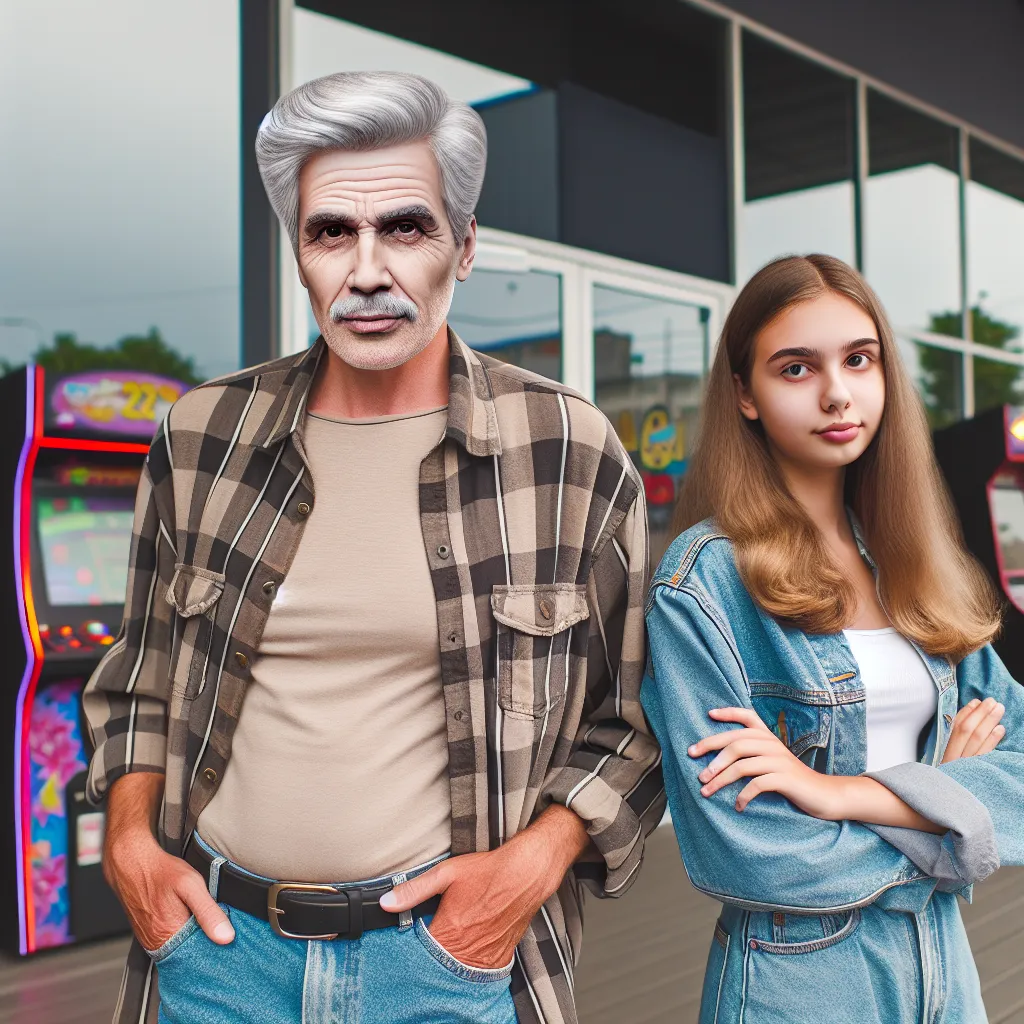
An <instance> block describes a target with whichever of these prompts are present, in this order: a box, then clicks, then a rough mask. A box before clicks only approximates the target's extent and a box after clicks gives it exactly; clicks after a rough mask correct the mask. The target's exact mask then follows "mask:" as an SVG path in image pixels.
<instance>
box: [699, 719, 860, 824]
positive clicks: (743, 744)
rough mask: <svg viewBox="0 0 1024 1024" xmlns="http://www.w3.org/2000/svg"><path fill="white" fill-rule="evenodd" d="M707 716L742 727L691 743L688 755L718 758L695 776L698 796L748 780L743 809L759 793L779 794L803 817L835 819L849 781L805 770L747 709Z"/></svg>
mask: <svg viewBox="0 0 1024 1024" xmlns="http://www.w3.org/2000/svg"><path fill="white" fill-rule="evenodd" d="M708 714H709V715H710V716H711V718H713V719H714V720H715V721H716V722H736V723H738V724H739V725H742V726H744V727H745V728H743V729H736V730H733V731H732V732H720V733H715V734H714V735H713V736H707V737H705V738H704V739H702V740H701V741H700V742H699V743H694V744H693V746H692V747H690V748H689V750H688V751H687V753H688V754H689V755H690V757H694V758H697V757H703V756H704V755H705V754H707V753H709V752H710V751H712V750H717V751H719V754H718V756H717V757H716V758H715V759H714V760H713V761H712V762H711V763H710V764H709V765H708V766H707V767H706V768H704V769H703V770H702V771H701V773H700V774H699V775H698V778H699V779H700V781H701V782H703V783H704V786H703V787H702V789H701V795H702V796H705V797H709V796H712V795H713V794H715V793H717V792H718V790H720V789H721V788H722V787H723V786H728V785H729V784H730V783H733V782H736V781H737V780H738V779H745V778H750V779H752V780H753V781H751V782H750V783H748V784H747V785H746V786H745V787H744V788H743V790H742V791H741V792H740V794H739V796H738V797H737V798H736V810H737V811H742V810H743V809H744V808H745V807H746V806H747V804H749V803H750V801H751V800H753V799H754V797H755V796H758V795H759V794H760V793H779V794H781V795H782V796H784V797H786V799H787V800H789V801H790V802H791V803H793V804H795V805H796V806H797V807H798V808H800V810H801V811H803V812H804V813H805V814H810V815H812V816H813V817H815V818H822V819H824V820H826V821H840V820H842V819H843V818H844V817H845V815H844V813H843V803H844V801H843V792H844V787H845V785H846V783H847V782H848V781H849V780H847V779H845V778H844V777H842V776H834V775H822V774H821V773H820V772H816V771H815V770H814V769H813V768H809V767H808V766H807V765H805V764H804V763H803V761H801V760H800V759H799V758H798V757H795V756H794V755H793V754H791V753H790V751H789V748H788V747H787V746H786V745H785V744H784V743H783V742H782V740H780V739H779V738H778V737H777V736H776V735H775V734H774V733H773V732H771V731H770V730H769V728H768V727H767V726H766V725H765V724H764V722H762V721H761V719H760V718H759V717H758V714H757V712H756V711H752V710H751V709H749V708H716V709H715V710H713V711H710V712H708Z"/></svg>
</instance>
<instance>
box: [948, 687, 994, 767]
mask: <svg viewBox="0 0 1024 1024" xmlns="http://www.w3.org/2000/svg"><path fill="white" fill-rule="evenodd" d="M1005 711H1006V708H1005V707H1003V705H1002V704H998V703H997V702H996V700H995V698H993V697H986V698H985V699H984V700H972V701H971V702H970V703H969V704H965V705H964V706H963V707H962V708H961V709H960V710H959V711H958V712H957V713H956V718H954V719H953V728H952V730H951V731H950V734H949V742H948V743H947V744H946V752H945V753H944V754H943V755H942V763H943V764H948V763H949V762H950V761H956V760H957V759H958V758H961V757H973V756H974V755H975V754H987V753H988V752H989V751H990V750H995V749H996V746H997V745H998V744H999V741H1000V740H1001V739H1002V738H1003V737H1004V736H1005V735H1006V729H1004V728H1003V726H1001V725H1000V724H999V720H1000V719H1001V718H1002V717H1003V713H1004V712H1005Z"/></svg>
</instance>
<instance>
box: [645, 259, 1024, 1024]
mask: <svg viewBox="0 0 1024 1024" xmlns="http://www.w3.org/2000/svg"><path fill="white" fill-rule="evenodd" d="M703 416H704V422H703V429H702V432H701V436H700V439H699V441H698V444H697V447H696V450H695V452H694V455H693V458H692V461H691V464H690V470H689V473H688V475H687V478H686V481H685V485H684V489H683V493H682V495H681V498H680V507H679V514H678V520H677V525H678V528H679V529H680V530H681V531H682V533H681V535H680V536H679V537H678V538H677V539H676V540H675V542H674V543H673V544H672V546H671V547H670V548H669V551H668V553H667V554H666V555H665V558H664V559H663V561H662V563H661V566H660V567H659V569H658V571H657V573H656V574H655V577H654V581H653V584H652V588H651V594H650V598H649V601H648V612H647V623H648V630H649V637H650V659H649V663H648V670H647V675H646V678H645V680H644V684H643V690H642V701H643V705H644V709H645V711H646V712H647V715H648V717H649V719H650V722H651V725H652V726H653V729H654V732H655V734H656V735H657V737H658V740H659V741H660V742H661V745H662V747H663V749H664V770H665V780H666V785H667V788H668V796H669V805H670V808H671V811H672V819H673V822H674V825H675V829H676V835H677V838H678V841H679V845H680V848H681V852H682V857H683V863H684V865H685V867H686V871H687V873H688V875H689V877H690V881H691V882H692V883H693V884H694V885H695V886H696V887H697V888H698V889H700V890H701V891H703V892H705V893H707V894H708V895H710V896H712V897H714V898H715V899H716V900H719V901H720V902H721V903H722V904H723V905H724V906H723V910H722V915H721V917H720V919H719V921H718V924H717V925H716V926H715V934H714V939H713V941H712V943H711V953H710V956H709V958H708V966H707V973H706V976H705V980H704V994H703V1000H702V1003H701V1015H700V1021H701V1024H712V1022H719V1024H721V1022H739V1021H742V1022H744V1024H768V1022H778V1024H805V1022H806V1024H811V1022H814V1024H820V1022H828V1024H833V1022H835V1024H846V1022H849V1024H868V1022H876V1021H881V1022H884V1024H911V1022H918V1021H920V1022H927V1024H939V1022H942V1024H976V1022H981V1021H984V1020H985V1019H986V1017H985V1009H984V1006H983V1004H982V1000H981V991H980V986H979V982H978V974H977V970H976V968H975V965H974V961H973V959H972V957H971V952H970V948H969V946H968V943H967V938H966V935H965V933H964V928H963V924H962V922H961V919H960V911H959V908H958V906H957V894H960V895H963V896H964V897H966V898H969V897H970V891H971V888H970V887H971V885H972V883H974V882H976V881H979V880H980V879H982V878H985V877H986V876H988V875H990V874H991V873H992V872H993V871H994V870H995V869H996V868H997V867H999V865H1000V864H1021V863H1024V816H1022V815H1024V753H1022V751H1024V690H1022V689H1021V687H1020V686H1018V684H1017V683H1016V682H1015V681H1014V680H1013V679H1012V678H1011V677H1010V675H1009V673H1008V672H1007V671H1006V669H1005V667H1004V666H1003V664H1002V663H1001V662H1000V660H999V658H998V657H997V656H996V655H995V654H994V653H993V651H992V648H991V647H990V646H989V641H990V640H991V639H992V637H993V636H994V635H995V634H996V632H997V631H998V627H999V614H998V605H997V603H996V600H995V597H994V595H993V591H992V589H991V587H990V585H989V584H988V582H987V580H986V578H985V577H984V575H983V573H982V572H981V570H980V569H979V568H978V567H977V566H976V564H975V563H974V562H973V560H972V559H971V558H970V556H969V555H968V554H967V553H966V552H965V550H964V549H963V547H962V544H961V542H960V538H959V533H958V530H957V526H956V523H955V520H954V517H953V515H952V513H951V511H950V504H949V502H948V499H947V497H946V494H945V491H944V488H943V484H942V482H941V478H940V476H939V473H938V470H937V468H936V465H935V460H934V458H933V455H932V449H931V441H930V437H929V433H928V426H927V423H926V420H925V414H924V409H923V407H922V404H921V401H920V399H919V398H918V396H917V393H916V391H915V389H914V387H913V385H912V383H911V381H910V379H909V378H908V375H907V373H906V371H905V370H904V368H903V366H902V364H901V362H900V357H899V354H898V351H897V348H896V344H895V341H894V339H893V334H892V330H891V328H890V327H889V324H888V322H887V320H886V316H885V313H884V311H883V310H882V308H881V306H880V304H879V302H878V300H877V298H876V297H875V295H874V294H873V293H872V291H871V289H870V288H869V287H868V286H867V285H866V284H865V282H864V281H863V280H862V278H861V277H860V276H859V275H858V274H857V273H856V272H855V271H853V270H852V269H851V268H850V267H848V266H846V264H844V263H842V262H840V261H839V260H836V259H833V258H831V257H827V256H807V257H787V258H785V259H780V260H776V261H775V262H773V263H770V264H769V265H768V266H766V267H765V268H764V269H762V270H761V271H760V272H759V273H758V274H757V275H756V276H755V277H754V278H753V279H752V280H751V281H750V283H749V284H747V286H746V287H745V288H744V289H743V291H742V292H741V294H740V295H739V297H738V299H737V300H736V303H735V305H734V306H733V309H732V311H731V312H730V314H729V317H728V319H727V321H726V324H725V329H724V331H723V334H722V339H721V343H720V345H719V347H718V351H717V354H716V356H715V361H714V366H713V368H712V371H711V377H710V381H709V388H708V394H707V399H706V404H705V408H704V413H703Z"/></svg>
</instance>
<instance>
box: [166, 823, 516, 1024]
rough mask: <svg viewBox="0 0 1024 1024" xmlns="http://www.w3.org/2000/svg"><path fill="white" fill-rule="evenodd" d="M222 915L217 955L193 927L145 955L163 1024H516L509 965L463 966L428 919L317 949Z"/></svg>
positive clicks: (239, 915) (233, 912)
mask: <svg viewBox="0 0 1024 1024" xmlns="http://www.w3.org/2000/svg"><path fill="white" fill-rule="evenodd" d="M194 841H198V836H197V837H195V839H194ZM415 873H416V872H409V874H410V875H412V874H415ZM380 881H381V880H379V879H374V880H373V882H376V883H377V884H380ZM352 884H353V885H354V884H361V885H367V884H370V883H367V882H364V883H352ZM220 906H221V909H222V910H223V911H224V912H225V913H226V914H227V915H228V917H229V918H230V919H231V924H232V926H233V927H234V929H235V938H234V941H233V942H231V943H229V944H228V945H226V946H218V945H217V944H216V943H214V942H211V941H210V940H209V939H208V938H207V937H206V935H205V934H204V933H203V931H202V929H201V928H200V927H199V926H198V925H197V924H196V921H195V918H190V919H189V921H188V922H187V923H186V924H185V925H184V927H182V928H181V930H180V931H178V932H177V933H176V934H175V935H173V936H172V937H171V938H170V939H168V940H167V942H165V943H164V944H163V945H162V946H161V947H160V948H159V949H157V950H155V951H153V952H152V953H151V954H150V955H151V956H152V958H153V960H154V962H155V963H156V967H157V975H158V978H159V986H160V1016H159V1020H160V1024H424V1022H433V1024H440V1022H444V1024H516V1020H517V1018H516V1011H515V1007H514V1006H513V1003H512V994H511V992H510V990H509V989H510V984H511V974H512V965H511V964H509V965H508V966H507V967H504V968H500V969H498V970H481V969H479V968H475V967H468V966H466V965H465V964H462V963H460V962H459V961H458V960H456V959H455V958H454V957H453V956H451V955H450V954H449V953H448V952H447V950H445V949H444V948H443V947H442V946H441V945H440V944H439V943H438V942H437V941H436V940H435V939H434V937H433V936H432V935H431V934H430V931H429V929H428V928H427V925H428V924H429V918H419V919H417V920H416V921H415V922H414V923H413V924H412V926H411V927H408V928H400V927H395V928H381V929H377V930H375V931H369V932H365V933H364V934H363V936H362V938H360V939H357V940H355V941H353V940H349V939H334V940H333V941H330V942H321V941H315V940H310V941H306V940H298V939H283V938H281V937H280V936H278V935H276V934H275V933H274V932H273V930H272V929H271V927H270V925H269V924H268V923H267V922H266V921H262V920H260V919H259V918H256V917H252V916H251V915H250V914H246V913H243V912H242V911H240V910H237V909H236V908H234V907H228V906H226V905H224V904H220Z"/></svg>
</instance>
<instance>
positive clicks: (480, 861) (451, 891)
mask: <svg viewBox="0 0 1024 1024" xmlns="http://www.w3.org/2000/svg"><path fill="white" fill-rule="evenodd" d="M589 841H590V840H589V837H588V836H587V830H586V828H585V826H584V824H583V822H582V820H581V819H580V818H579V817H577V816H576V815H575V814H574V813H573V812H572V811H570V810H567V809H566V808H564V807H562V806H560V805H553V806H551V807H549V808H548V809H547V810H546V811H545V812H544V813H543V814H542V815H541V816H540V817H539V818H538V819H537V820H536V821H535V822H533V823H532V824H531V825H530V826H529V827H528V828H526V829H524V830H523V831H522V832H520V833H519V834H518V835H516V836H513V837H512V838H511V839H510V840H509V841H508V842H507V843H505V845H504V846H501V847H499V848H498V849H496V850H491V851H489V852H487V853H469V854H465V855H464V856H461V857H452V858H451V859H450V860H446V861H443V862H442V863H441V864H438V865H437V867H434V868H431V869H430V870H429V871H425V872H424V873H423V874H422V875H418V876H417V877H416V878H413V879H411V880H410V881H408V882H405V883H403V884H402V885H398V886H396V887H395V888H394V889H393V890H392V891H391V892H389V893H387V894H386V895H385V896H383V897H381V901H380V905H381V907H382V908H383V909H384V910H387V911H391V912H392V913H397V912H398V911H401V910H411V909H412V908H413V907H415V906H416V905H417V904H419V903H422V902H423V901H424V900H428V899H430V897H431V896H436V895H438V894H441V905H440V906H439V907H438V910H437V913H436V914H435V915H434V919H433V920H432V921H431V922H430V934H431V935H432V936H433V937H434V938H435V939H437V941H438V942H439V943H440V944H441V945H442V946H444V948H445V949H446V950H447V951H448V952H449V953H450V954H451V955H452V956H453V957H455V959H456V960H459V961H461V962H462V963H464V964H467V965H468V966H469V967H480V968H484V969H485V970H495V969H498V968H501V967H505V966H506V965H507V964H508V963H509V961H510V960H511V959H512V954H513V953H514V952H515V948H516V946H517V945H519V940H520V939H522V937H523V935H524V934H525V933H526V929H527V928H528V927H529V925H530V922H531V921H532V920H533V917H534V915H535V914H536V913H537V912H538V911H539V910H540V908H541V907H542V906H543V904H544V902H545V901H546V900H547V899H548V898H549V897H550V896H551V895H552V893H554V892H555V891H556V890H557V889H558V887H559V886H560V885H561V884H562V880H563V879H564V878H565V875H566V872H567V871H568V870H569V868H570V867H572V865H573V864H574V863H575V861H576V860H577V859H578V858H579V856H580V854H581V853H582V852H583V851H584V850H585V849H586V847H587V843H588V842H589Z"/></svg>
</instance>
